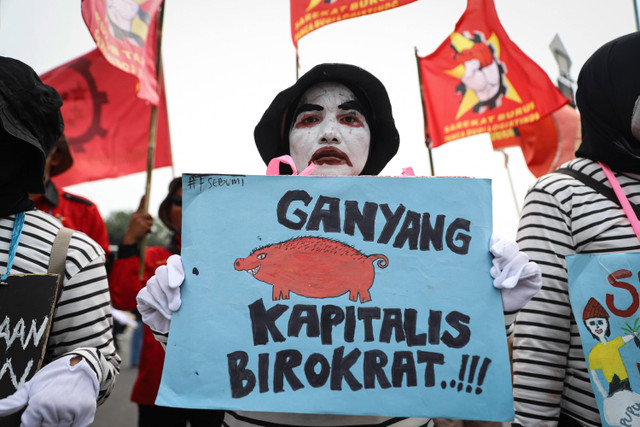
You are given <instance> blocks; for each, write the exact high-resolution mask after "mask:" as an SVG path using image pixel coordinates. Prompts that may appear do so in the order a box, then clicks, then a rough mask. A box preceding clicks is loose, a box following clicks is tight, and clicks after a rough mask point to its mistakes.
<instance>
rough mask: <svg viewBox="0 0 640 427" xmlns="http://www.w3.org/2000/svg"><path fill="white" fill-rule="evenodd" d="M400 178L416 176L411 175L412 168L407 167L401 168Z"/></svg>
mask: <svg viewBox="0 0 640 427" xmlns="http://www.w3.org/2000/svg"><path fill="white" fill-rule="evenodd" d="M402 176H416V174H415V173H413V168H412V167H411V166H409V167H408V168H402Z"/></svg>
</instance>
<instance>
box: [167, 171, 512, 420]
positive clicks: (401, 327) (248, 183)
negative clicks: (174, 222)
mask: <svg viewBox="0 0 640 427" xmlns="http://www.w3.org/2000/svg"><path fill="white" fill-rule="evenodd" d="M491 224H492V219H491V186H490V182H489V181H488V180H475V179H464V178H401V177H398V178H381V177H309V176H305V177H291V176H229V175H184V176H183V227H182V262H183V265H184V267H185V274H186V278H185V282H184V284H183V286H182V289H181V295H182V306H181V307H180V309H179V310H178V311H177V312H176V313H174V316H173V320H172V324H171V330H170V334H169V342H168V346H167V355H166V359H165V364H164V370H163V378H162V383H161V386H160V390H159V393H158V399H157V401H156V403H157V404H158V405H165V406H178V407H190V408H210V409H219V408H222V409H229V410H250V411H271V412H297V413H327V414H353V415H384V416H405V417H407V416H416V417H429V416H441V417H451V418H467V419H484V420H505V421H506V420H511V419H512V417H513V402H512V397H511V395H512V394H511V381H510V369H509V360H508V353H507V343H506V336H505V332H504V318H503V313H502V303H501V299H500V293H499V291H498V290H496V289H494V288H493V286H492V278H491V276H490V273H489V270H490V266H491V257H490V253H489V239H490V236H491Z"/></svg>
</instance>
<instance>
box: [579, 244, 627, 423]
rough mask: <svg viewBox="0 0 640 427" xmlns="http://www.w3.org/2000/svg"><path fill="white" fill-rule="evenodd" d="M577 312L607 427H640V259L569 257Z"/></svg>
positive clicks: (595, 256) (595, 391) (625, 257)
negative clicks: (639, 334)
mask: <svg viewBox="0 0 640 427" xmlns="http://www.w3.org/2000/svg"><path fill="white" fill-rule="evenodd" d="M567 267H568V271H569V297H570V300H571V309H572V310H573V315H574V317H575V319H576V323H577V324H578V329H579V330H580V339H581V340H582V348H583V350H584V355H585V359H586V361H587V368H588V369H589V376H590V378H591V385H592V386H593V389H594V394H595V396H596V401H597V402H598V409H599V410H600V418H601V419H602V425H603V426H640V363H639V362H640V338H639V337H638V333H639V332H640V310H639V307H640V296H639V290H640V282H639V280H640V253H637V254H607V255H571V256H568V257H567Z"/></svg>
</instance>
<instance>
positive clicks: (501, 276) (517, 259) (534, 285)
mask: <svg viewBox="0 0 640 427" xmlns="http://www.w3.org/2000/svg"><path fill="white" fill-rule="evenodd" d="M489 250H490V251H491V254H492V255H493V260H492V262H493V267H491V277H493V286H494V287H496V288H498V289H500V290H501V292H500V293H501V295H502V306H503V308H504V311H506V312H514V311H518V310H520V309H521V308H522V307H524V305H525V304H526V303H527V302H528V301H529V300H530V299H531V297H533V296H534V295H535V294H536V292H538V291H539V290H540V287H542V273H541V272H540V267H538V264H536V263H534V262H530V261H529V257H528V256H527V254H525V253H524V252H521V251H520V249H519V248H518V244H517V243H515V242H511V241H508V240H502V239H500V238H499V237H496V236H491V248H490V249H489Z"/></svg>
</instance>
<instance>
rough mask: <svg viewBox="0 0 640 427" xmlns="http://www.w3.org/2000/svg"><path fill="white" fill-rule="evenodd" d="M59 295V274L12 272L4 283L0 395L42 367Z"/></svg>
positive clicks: (0, 316)
mask: <svg viewBox="0 0 640 427" xmlns="http://www.w3.org/2000/svg"><path fill="white" fill-rule="evenodd" d="M57 295H58V276H57V275H55V274H42V275H40V274H25V275H10V276H9V277H8V278H7V285H0V346H1V347H2V351H0V355H1V356H0V357H1V360H0V366H1V368H0V398H3V397H7V396H9V395H10V394H12V393H13V392H15V391H16V390H17V389H18V387H20V386H21V385H22V384H24V383H25V382H27V381H29V380H30V379H31V377H33V375H34V374H35V373H36V372H37V371H38V369H40V367H41V366H42V361H43V359H44V355H45V350H46V346H47V339H48V337H49V331H50V329H51V320H52V319H53V310H54V308H55V302H56V299H57Z"/></svg>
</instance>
